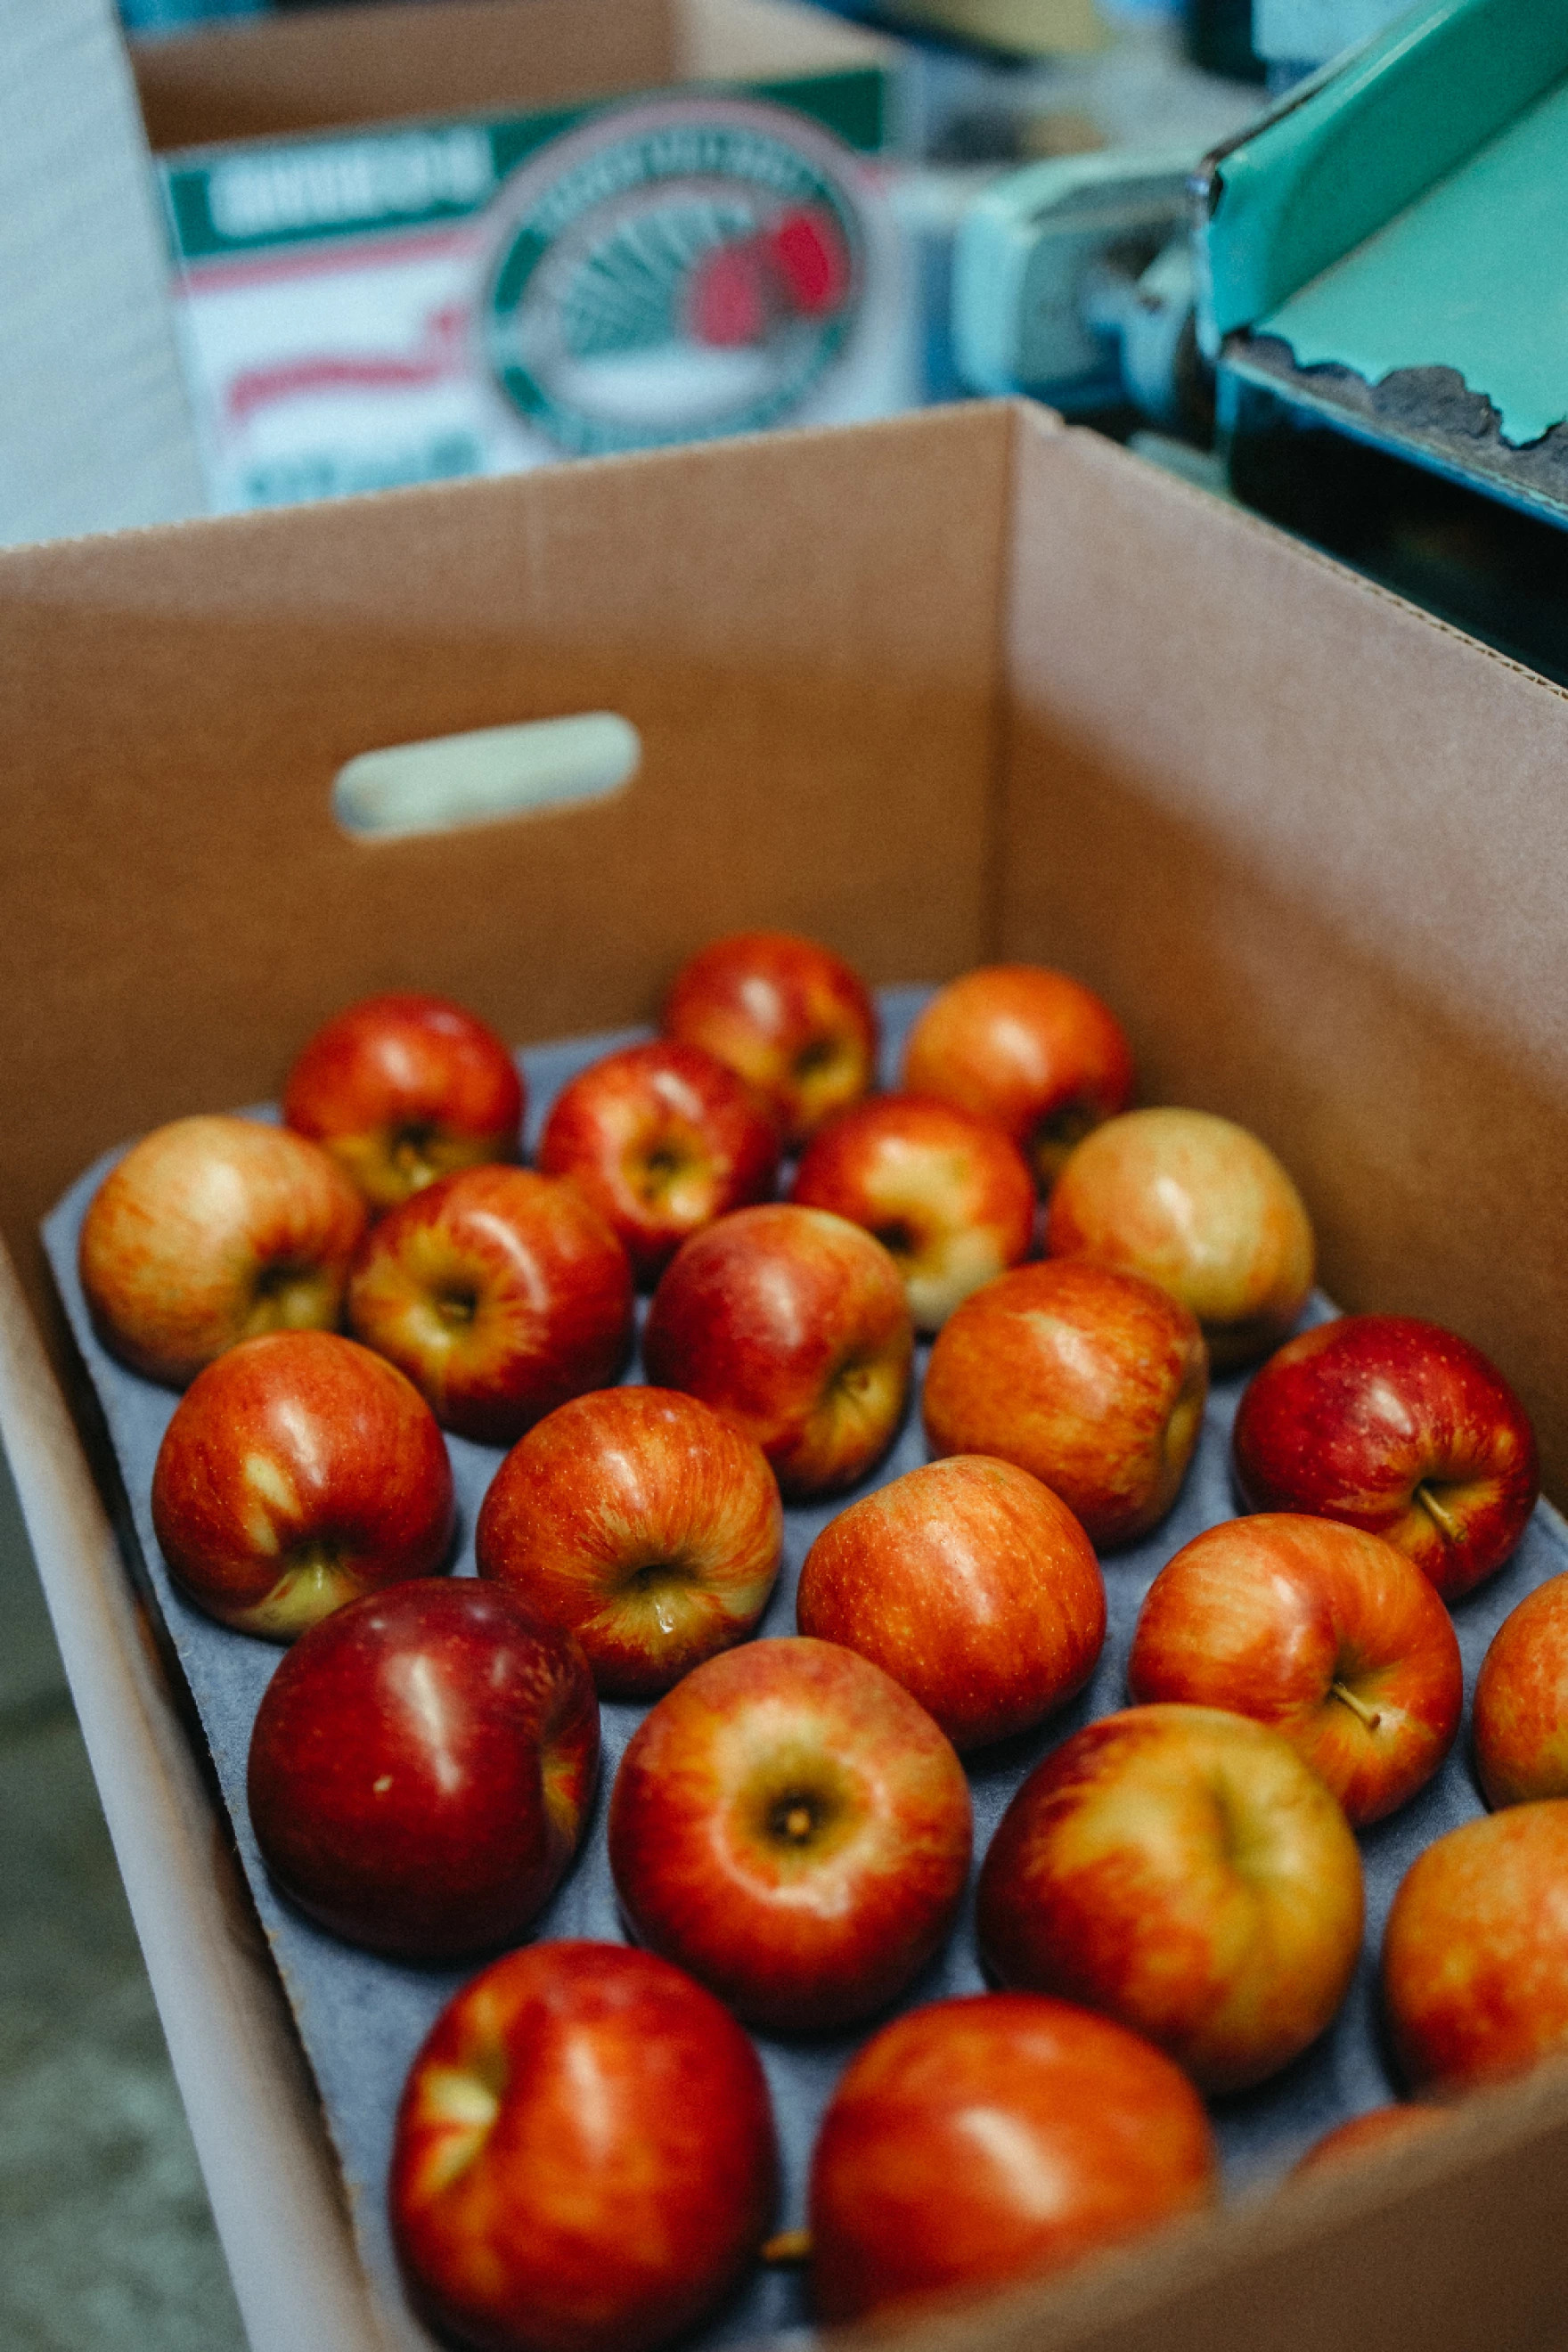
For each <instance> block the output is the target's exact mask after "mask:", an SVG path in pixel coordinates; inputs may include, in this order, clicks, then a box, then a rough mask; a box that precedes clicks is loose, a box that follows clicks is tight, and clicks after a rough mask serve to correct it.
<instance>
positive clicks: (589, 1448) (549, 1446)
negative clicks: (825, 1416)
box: [476, 1388, 784, 1698]
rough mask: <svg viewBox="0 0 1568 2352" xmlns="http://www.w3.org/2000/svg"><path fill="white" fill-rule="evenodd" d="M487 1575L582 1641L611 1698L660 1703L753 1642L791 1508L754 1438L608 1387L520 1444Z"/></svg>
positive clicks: (500, 1504) (674, 1405)
mask: <svg viewBox="0 0 1568 2352" xmlns="http://www.w3.org/2000/svg"><path fill="white" fill-rule="evenodd" d="M476 1544H477V1549H478V1553H479V1574H480V1575H481V1576H488V1577H493V1578H494V1579H495V1580H496V1581H497V1582H498V1583H500V1584H504V1585H505V1586H506V1587H507V1589H508V1591H510V1592H513V1593H515V1594H516V1596H517V1598H518V1599H519V1600H520V1601H521V1602H522V1603H523V1604H524V1606H525V1607H526V1608H527V1609H529V1610H530V1611H531V1612H532V1614H533V1615H535V1616H536V1617H538V1618H540V1619H542V1621H543V1622H545V1623H547V1624H551V1625H563V1626H564V1627H565V1628H566V1629H567V1630H568V1631H569V1632H570V1633H574V1634H575V1635H576V1637H577V1639H578V1640H579V1641H580V1642H581V1643H582V1644H583V1648H584V1654H585V1655H586V1657H587V1660H588V1664H589V1665H590V1666H591V1667H592V1669H593V1674H594V1680H595V1685H597V1687H598V1688H599V1690H601V1691H602V1692H603V1693H604V1694H605V1696H606V1697H613V1698H651V1697H654V1696H657V1695H658V1693H659V1692H660V1691H665V1690H668V1688H669V1686H670V1685H671V1683H673V1682H676V1681H679V1677H680V1676H681V1675H683V1674H685V1673H686V1672H687V1671H688V1669H689V1668H690V1667H692V1666H695V1665H700V1664H701V1662H702V1660H703V1659H704V1658H710V1657H713V1656H715V1655H716V1654H717V1653H718V1652H719V1651H721V1650H728V1649H731V1648H732V1647H733V1646H734V1644H735V1643H737V1642H742V1641H744V1639H745V1637H746V1635H747V1634H748V1633H751V1632H752V1628H753V1627H754V1626H755V1624H756V1622H757V1620H758V1618H759V1617H760V1616H761V1615H762V1613H763V1610H764V1609H765V1608H766V1606H767V1603H768V1596H769V1594H770V1593H771V1592H772V1591H773V1580H774V1578H775V1577H776V1576H777V1574H778V1566H779V1559H780V1556H781V1554H782V1551H783V1549H784V1512H783V1510H782V1508H781V1507H780V1504H779V1490H778V1486H777V1485H776V1483H775V1481H774V1478H773V1472H772V1471H771V1470H770V1469H769V1468H768V1465H767V1461H766V1457H765V1456H764V1455H763V1451H762V1449H761V1447H760V1446H758V1445H756V1444H753V1443H752V1439H751V1438H749V1437H743V1436H742V1434H741V1433H740V1431H739V1430H737V1429H732V1428H731V1426H730V1424H729V1423H728V1422H727V1421H722V1420H721V1418H720V1416H719V1415H718V1414H717V1413H716V1412H710V1411H709V1409H708V1407H707V1406H706V1405H705V1404H700V1403H699V1402H698V1401H697V1399H696V1398H695V1397H689V1396H681V1395H679V1393H678V1392H677V1391H675V1390H673V1389H647V1388H619V1389H597V1390H595V1391H593V1393H592V1394H590V1395H588V1396H582V1397H576V1398H574V1400H573V1401H572V1402H571V1403H569V1404H563V1405H560V1406H558V1407H557V1409H556V1410H555V1412H552V1413H549V1414H547V1415H546V1417H545V1418H544V1420H543V1421H542V1422H539V1423H536V1424H535V1426H534V1427H533V1428H532V1429H531V1430H530V1431H529V1433H528V1435H527V1436H526V1437H524V1438H523V1439H521V1442H520V1443H519V1444H516V1445H514V1446H513V1448H512V1450H511V1452H510V1454H508V1455H507V1457H506V1460H505V1461H504V1462H503V1463H502V1464H501V1466H500V1469H499V1470H498V1471H497V1472H496V1475H495V1476H494V1478H493V1479H492V1480H491V1482H490V1487H489V1493H488V1494H487V1495H486V1496H485V1499H484V1505H483V1507H482V1508H481V1510H480V1512H479V1525H478V1528H477V1530H476Z"/></svg>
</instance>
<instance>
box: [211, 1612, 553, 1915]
mask: <svg viewBox="0 0 1568 2352" xmlns="http://www.w3.org/2000/svg"><path fill="white" fill-rule="evenodd" d="M598 1763H599V1707H598V1702H597V1700H596V1699H595V1696H594V1685H593V1682H592V1679H591V1678H590V1676H589V1673H588V1667H587V1662H586V1660H585V1659H584V1656H583V1654H582V1652H581V1650H580V1649H579V1648H578V1647H577V1644H576V1643H575V1642H574V1641H573V1639H572V1637H571V1635H570V1634H569V1633H559V1632H557V1631H556V1630H555V1629H554V1628H553V1627H549V1626H542V1625H537V1624H535V1623H534V1622H532V1621H531V1618H530V1617H529V1615H528V1613H527V1612H526V1611H525V1610H524V1609H522V1608H521V1606H520V1605H519V1603H518V1602H517V1601H514V1600H513V1599H512V1597H511V1595H510V1593H508V1592H502V1591H498V1590H497V1589H496V1587H495V1586H494V1585H490V1584H480V1583H479V1582H477V1581H476V1580H475V1579H474V1578H472V1577H467V1576H465V1577H458V1578H450V1579H447V1578H444V1579H442V1580H438V1581H434V1582H433V1581H430V1580H423V1581H420V1582H417V1583H413V1584H398V1585H395V1586H393V1587H392V1589H391V1590H390V1591H386V1592H379V1593H373V1594H371V1595H370V1596H369V1597H368V1598H367V1599H365V1600H363V1601H354V1602H353V1603H352V1604H351V1606H350V1607H348V1608H346V1609H340V1610H338V1611H337V1612H336V1613H335V1614H334V1615H332V1616H331V1617H329V1618H326V1619H324V1620H323V1622H321V1624H319V1625H317V1626H316V1627H314V1628H313V1630H312V1631H311V1632H310V1633H307V1634H306V1635H305V1637H304V1638H303V1640H302V1641H300V1642H299V1643H296V1644H295V1646H294V1648H293V1649H292V1650H290V1651H289V1655H288V1656H287V1657H286V1658H285V1659H284V1661H283V1663H282V1664H281V1665H280V1666H279V1669H278V1672H277V1673H276V1674H275V1675H273V1677H272V1680H271V1681H270V1683H268V1686H267V1690H266V1692H265V1694H264V1696H263V1697H262V1701H261V1706H260V1708H259V1709H258V1713H257V1717H256V1723H255V1727H254V1729H253V1730H252V1733H251V1739H250V1763H249V1773H248V1781H247V1794H248V1798H249V1803H250V1819H251V1823H252V1826H253V1827H254V1829H255V1831H256V1837H257V1843H258V1845H259V1846H260V1848H261V1851H262V1853H263V1855H264V1856H265V1858H266V1862H267V1867H268V1870H269V1871H270V1872H271V1874H272V1875H273V1877H274V1879H275V1880H276V1881H277V1883H278V1885H279V1886H280V1887H281V1888H282V1890H283V1892H284V1894H285V1895H288V1896H289V1898H290V1900H291V1901H292V1902H294V1903H297V1904H298V1905H299V1906H300V1909H301V1910H302V1911H306V1912H308V1913H309V1914H310V1917H311V1918H312V1919H316V1920H319V1921H320V1923H321V1926H322V1927H326V1928H329V1929H330V1930H331V1933H332V1934H333V1935H334V1936H342V1937H345V1938H346V1940H347V1941H348V1942H350V1943H351V1944H363V1945H365V1946H367V1947H368V1948H370V1950H372V1951H374V1952H386V1953H390V1954H392V1955H394V1956H395V1957H396V1958H402V1959H412V1960H456V1959H462V1958H468V1956H469V1955H470V1954H472V1953H475V1952H482V1951H488V1950H491V1949H493V1948H495V1946H497V1945H498V1944H503V1943H515V1942H516V1940H517V1938H518V1937H520V1936H521V1935H522V1933H523V1932H524V1930H525V1929H526V1928H527V1927H528V1926H529V1924H530V1922H531V1920H533V1919H534V1918H535V1917H536V1916H538V1914H539V1912H540V1911H541V1910H542V1908H543V1906H544V1905H545V1904H546V1902H547V1901H548V1900H549V1898H550V1896H551V1895H552V1894H553V1893H554V1891H555V1888H556V1886H557V1885H558V1884H559V1883H560V1880H561V1878H562V1876H563V1874H564V1872H565V1869H566V1866H567V1864H569V1863H570V1861H571V1859H572V1857H573V1855H574V1853H575V1852H576V1850H577V1842H578V1840H579V1838H580V1837H581V1835H582V1832H583V1824H584V1818H585V1816H586V1813H587V1809H588V1802H589V1800H590V1798H591V1797H592V1795H593V1793H594V1781H595V1775H596V1773H597V1771H598Z"/></svg>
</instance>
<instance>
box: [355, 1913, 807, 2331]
mask: <svg viewBox="0 0 1568 2352" xmlns="http://www.w3.org/2000/svg"><path fill="white" fill-rule="evenodd" d="M777 2183H778V2154H777V2147H776V2143H775V2140H774V2136H773V2110H772V2107H771V2105H770V2104H769V2100H768V2092H767V2084H766V2083H765V2081H764V2080H763V2070H762V2067H761V2065H760V2064H759V2063H758V2060H757V2055H756V2053H755V2052H754V2051H753V2049H752V2045H751V2043H750V2042H748V2041H747V2039H746V2037H745V2035H744V2034H743V2033H742V2031H741V2029H740V2027H739V2026H738V2025H737V2024H736V2023H735V2021H734V2020H733V2019H732V2018H731V2017H729V2016H727V2015H726V2014H725V2012H724V2011H723V2010H722V2009H721V2007H720V2005H719V2003H718V2002H717V2001H716V2000H714V1999H713V1998H712V1996H711V1994H710V1993H706V1992H704V1991H703V1990H702V1989H701V1987H700V1985H695V1984H693V1983H692V1982H691V1980H690V1979H689V1977H684V1976H682V1975H681V1973H680V1971H679V1969H672V1968H670V1967H668V1966H667V1964H666V1963H665V1962H664V1961H663V1960H660V1959H656V1958H654V1957H653V1956H652V1955H651V1954H650V1953H647V1952H634V1951H627V1950H626V1948H625V1947H624V1946H623V1945H619V1944H589V1943H577V1942H559V1943H545V1944H534V1945H531V1946H530V1947H529V1948H527V1949H525V1950H523V1951H521V1952H512V1953H510V1954H509V1955H508V1956H507V1958H505V1959H502V1960H497V1961H496V1962H495V1964H494V1965H493V1966H492V1967H490V1968H489V1969H486V1970H485V1971H484V1973H483V1974H482V1975H481V1976H478V1977H476V1978H475V1979H473V1981H472V1982H471V1983H469V1984H467V1985H465V1986H464V1988H463V1990H461V1991H460V1992H459V1993H458V1994H456V1995H455V1996H454V1998H453V1999H452V2000H450V2001H448V2003H447V2007H446V2008H445V2009H444V2010H443V2011H442V2012H441V2015H440V2016H439V2017H438V2018H437V2021H436V2023H435V2025H434V2027H433V2028H432V2030H431V2032H430V2033H429V2035H428V2036H427V2038H426V2042H425V2044H424V2046H423V2048H422V2049H421V2050H420V2052H419V2054H418V2056H417V2057H416V2059H415V2062H414V2064H413V2066H412V2068H411V2069H410V2072H409V2075H408V2080H407V2083H406V2084H405V2086H404V2092H403V2098H402V2102H401V2104H400V2105H399V2107H398V2111H397V2127H396V2136H395V2142H394V2146H393V2155H392V2174H391V2179H390V2183H389V2187H388V2203H389V2206H390V2209H391V2217H392V2227H393V2233H394V2236H395V2241H396V2244H397V2250H398V2252H399V2254H400V2256H401V2257H402V2261H403V2264H404V2269H405V2273H406V2275H407V2277H408V2280H409V2283H410V2285H411V2287H412V2289H413V2292H414V2296H415V2300H416V2304H417V2305H418V2306H419V2307H420V2309H421V2310H422V2311H423V2312H424V2314H425V2315H426V2317H427V2318H429V2319H430V2320H432V2321H433V2322H434V2323H435V2325H436V2326H438V2327H440V2328H441V2329H443V2330H449V2331H450V2332H451V2334H452V2335H454V2336H456V2337H457V2338H458V2341H459V2342H461V2343H465V2344H471V2345H478V2346H483V2347H487V2352H658V2347H659V2346H661V2345H664V2344H668V2342H669V2341H670V2340H671V2339H672V2338H673V2337H675V2336H684V2335H685V2334H686V2333H687V2331H688V2330H689V2328H691V2327H693V2326H696V2325H697V2323H698V2322H699V2321H700V2320H701V2319H703V2318H705V2317H706V2316H707V2315H708V2314H709V2313H710V2311H711V2310H712V2309H713V2308H714V2306H715V2305H718V2304H720V2303H721V2302H722V2301H723V2299H724V2296H725V2295H726V2294H728V2293H729V2291H730V2289H731V2287H732V2286H734V2285H735V2284H736V2283H737V2281H738V2280H739V2279H740V2277H741V2276H742V2273H743V2272H744V2271H745V2268H746V2266H747V2264H748V2263H750V2262H751V2260H752V2257H753V2255H754V2254H755V2253H756V2251H757V2248H758V2247H759V2245H760V2244H761V2242H762V2240H763V2236H764V2234H765V2232H766V2231H767V2228H768V2224H769V2221H770V2220H771V2218H772V2214H773V2200H774V2198H775V2196H776V2194H777Z"/></svg>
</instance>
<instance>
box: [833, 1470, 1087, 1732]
mask: <svg viewBox="0 0 1568 2352" xmlns="http://www.w3.org/2000/svg"><path fill="white" fill-rule="evenodd" d="M795 1618H796V1622H797V1623H798V1625H799V1627H800V1630H801V1632H802V1633H811V1634H815V1635H816V1636H817V1637H818V1638H819V1639H820V1640H822V1641H825V1642H840V1643H843V1644H844V1646H845V1648H846V1649H849V1650H857V1651H858V1652H859V1654H860V1655H861V1656H862V1657H865V1658H870V1659H871V1660H872V1661H873V1662H874V1663H875V1664H877V1665H879V1666H880V1667H882V1668H883V1670H884V1672H886V1673H888V1674H889V1675H892V1677H893V1679H894V1681H895V1682H898V1683H901V1684H902V1685H903V1686H904V1688H905V1689H906V1690H907V1691H910V1692H911V1693H912V1694H913V1696H915V1697H916V1698H918V1699H919V1701H920V1703H921V1706H923V1707H924V1708H925V1709H926V1711H927V1713H928V1714H929V1715H930V1716H931V1717H933V1719H934V1720H935V1721H936V1722H937V1723H939V1724H940V1725H941V1727H942V1730H943V1731H945V1732H946V1734H947V1736H948V1738H950V1739H951V1740H952V1744H953V1746H954V1747H955V1748H978V1747H981V1746H983V1745H984V1743H985V1742H986V1741H988V1740H993V1739H1005V1738H1010V1737H1011V1735H1012V1734H1013V1733H1015V1732H1019V1731H1026V1730H1027V1729H1028V1728H1029V1727H1030V1726H1031V1725H1032V1724H1036V1723H1038V1722H1040V1721H1041V1719H1042V1718H1043V1717H1046V1716H1047V1715H1049V1714H1050V1713H1051V1711H1052V1709H1053V1708H1055V1707H1058V1706H1062V1705H1063V1704H1064V1702H1065V1701H1066V1700H1068V1699H1069V1698H1071V1697H1072V1696H1074V1694H1075V1693H1076V1692H1078V1691H1080V1690H1081V1689H1082V1688H1083V1685H1084V1684H1085V1683H1086V1682H1087V1681H1088V1680H1089V1675H1091V1674H1092V1673H1093V1671H1094V1664H1095V1661H1096V1659H1097V1658H1098V1657H1099V1655H1100V1649H1101V1647H1102V1645H1103V1643H1104V1641H1105V1584H1104V1580H1103V1579H1102V1578H1101V1576H1100V1562H1099V1561H1098V1560H1097V1559H1095V1556H1094V1550H1093V1547H1092V1546H1091V1545H1090V1543H1089V1538H1088V1537H1087V1536H1086V1535H1085V1534H1084V1531H1083V1529H1082V1528H1080V1527H1079V1523H1078V1521H1077V1520H1076V1519H1075V1518H1074V1517H1073V1515H1072V1513H1071V1512H1070V1511H1069V1510H1068V1507H1067V1505H1066V1504H1065V1503H1063V1502H1061V1501H1060V1500H1058V1497H1057V1496H1055V1495H1053V1494H1052V1493H1051V1490H1050V1488H1049V1487H1048V1486H1041V1484H1040V1482H1039V1480H1038V1479H1037V1478H1031V1477H1030V1475H1029V1474H1028V1472H1027V1471H1026V1470H1019V1469H1017V1468H1016V1466H1015V1465H1013V1464H1012V1463H1010V1462H998V1461H994V1460H993V1459H991V1458H990V1457H989V1456H987V1455H984V1454H954V1455H952V1456H951V1457H950V1458H949V1459H948V1460H947V1461H945V1462H932V1463H929V1464H928V1465H926V1467H925V1468H924V1469H921V1470H910V1471H907V1472H906V1473H905V1475H904V1476H903V1477H901V1478H895V1479H894V1480H893V1481H892V1483H891V1484H890V1485H889V1486H879V1487H878V1488H877V1489H876V1491H875V1493H873V1494H870V1495H866V1496H862V1497H861V1499H860V1501H859V1502H858V1503H852V1504H851V1505H850V1507H849V1508H848V1509H847V1511H842V1512H840V1513H839V1516H838V1517H837V1518H836V1519H834V1520H833V1521H832V1522H831V1523H830V1524H829V1525H828V1526H827V1527H826V1528H824V1529H823V1531H822V1533H821V1534H820V1535H819V1536H818V1537H817V1538H816V1542H815V1543H814V1544H813V1545H812V1547H811V1549H810V1550H809V1551H808V1552H807V1554H806V1556H805V1567H804V1568H803V1569H802V1570H801V1577H800V1586H799V1590H798V1591H797V1593H796V1596H795Z"/></svg>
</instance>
